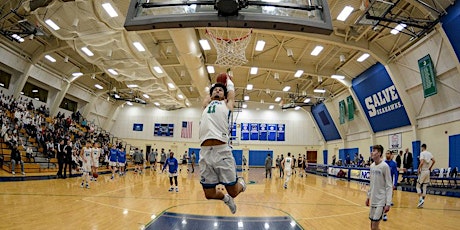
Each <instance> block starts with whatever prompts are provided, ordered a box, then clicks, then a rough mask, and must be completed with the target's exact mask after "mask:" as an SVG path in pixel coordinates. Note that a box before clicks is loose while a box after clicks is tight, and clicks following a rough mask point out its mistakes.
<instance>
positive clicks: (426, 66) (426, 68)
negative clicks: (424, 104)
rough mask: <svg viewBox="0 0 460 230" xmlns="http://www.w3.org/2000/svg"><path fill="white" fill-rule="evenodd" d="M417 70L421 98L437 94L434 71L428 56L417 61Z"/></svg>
mask: <svg viewBox="0 0 460 230" xmlns="http://www.w3.org/2000/svg"><path fill="white" fill-rule="evenodd" d="M418 68H419V69H420V75H421V77H422V85H423V96H424V97H425V98H427V97H429V96H433V95H435V94H437V93H438V90H437V88H436V70H435V68H434V66H433V62H432V61H431V57H430V55H429V54H428V55H426V56H425V57H422V58H420V59H419V60H418Z"/></svg>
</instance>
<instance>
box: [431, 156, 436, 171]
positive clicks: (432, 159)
mask: <svg viewBox="0 0 460 230" xmlns="http://www.w3.org/2000/svg"><path fill="white" fill-rule="evenodd" d="M431 161H432V162H433V163H432V164H431V166H430V172H431V169H432V168H433V165H434V163H436V161H435V160H434V158H431Z"/></svg>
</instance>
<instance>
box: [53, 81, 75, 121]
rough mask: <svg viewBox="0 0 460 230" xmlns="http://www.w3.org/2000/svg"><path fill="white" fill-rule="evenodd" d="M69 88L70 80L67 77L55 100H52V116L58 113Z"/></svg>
mask: <svg viewBox="0 0 460 230" xmlns="http://www.w3.org/2000/svg"><path fill="white" fill-rule="evenodd" d="M69 88H70V81H68V80H67V79H63V81H62V87H61V90H60V91H59V92H58V94H57V95H56V98H55V99H54V102H52V103H51V106H50V116H51V117H54V116H56V114H57V113H58V108H59V105H60V104H61V102H62V100H63V99H64V97H65V95H66V94H67V91H69Z"/></svg>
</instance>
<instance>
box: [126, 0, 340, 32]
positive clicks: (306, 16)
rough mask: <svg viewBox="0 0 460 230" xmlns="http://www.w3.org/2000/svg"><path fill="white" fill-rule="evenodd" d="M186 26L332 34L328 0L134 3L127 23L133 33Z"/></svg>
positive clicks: (158, 0) (145, 0) (146, 0)
mask: <svg viewBox="0 0 460 230" xmlns="http://www.w3.org/2000/svg"><path fill="white" fill-rule="evenodd" d="M187 27H233V28H260V29H272V30H273V29H274V30H287V31H298V32H306V33H319V34H330V33H331V32H332V22H331V15H330V12H329V7H328V4H327V0H301V1H298V0H265V1H262V0H261V1H248V0H216V1H205V0H196V1H170V0H131V3H130V7H129V10H128V14H127V17H126V22H125V28H126V29H127V30H131V31H137V30H151V29H166V28H187Z"/></svg>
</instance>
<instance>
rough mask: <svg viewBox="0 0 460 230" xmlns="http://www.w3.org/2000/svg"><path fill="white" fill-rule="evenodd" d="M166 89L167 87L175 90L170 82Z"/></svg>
mask: <svg viewBox="0 0 460 230" xmlns="http://www.w3.org/2000/svg"><path fill="white" fill-rule="evenodd" d="M168 87H169V88H170V89H175V88H176V87H175V86H174V84H173V83H171V82H170V83H168Z"/></svg>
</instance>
